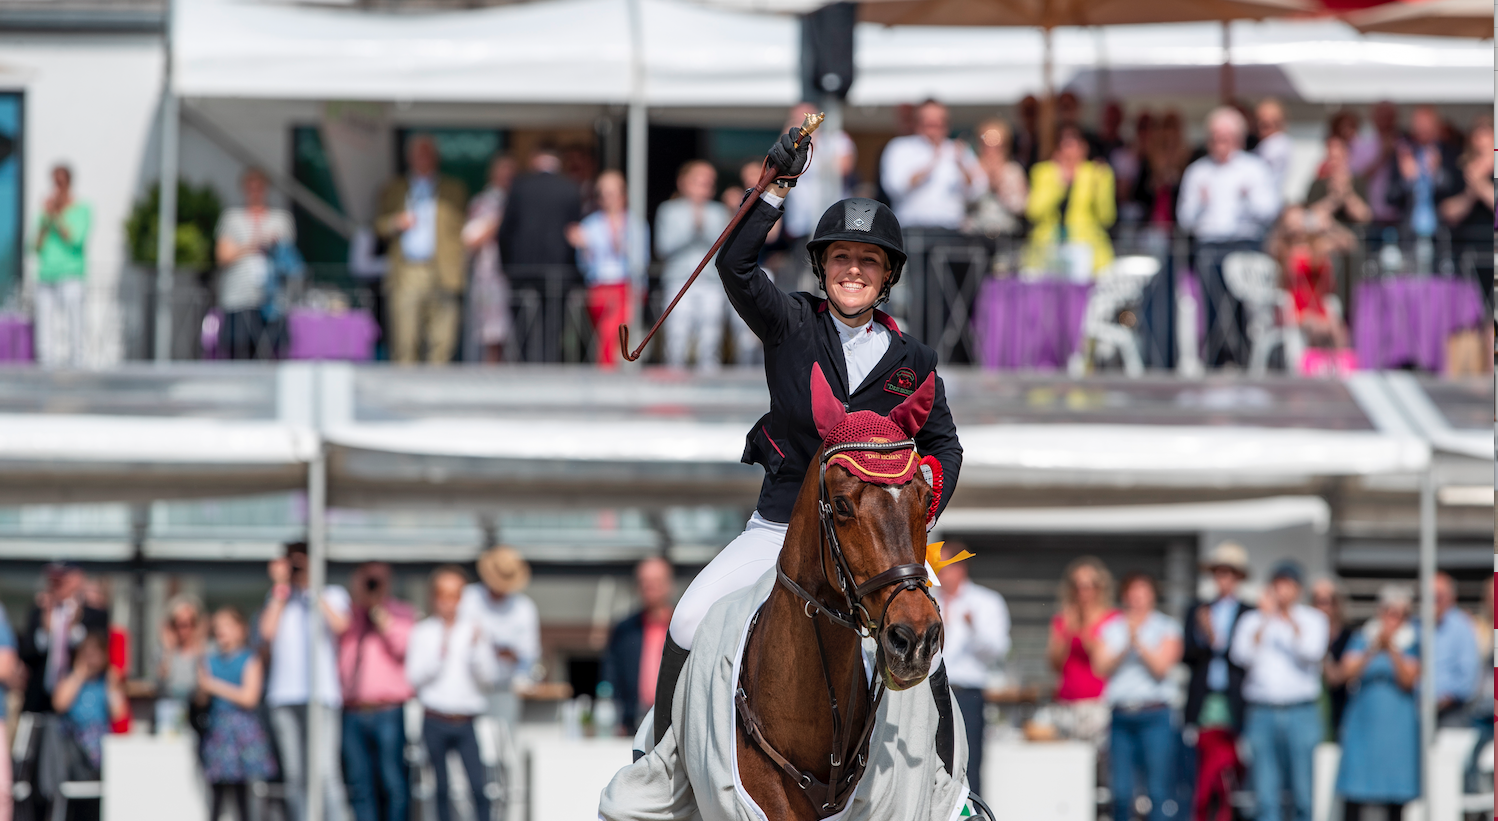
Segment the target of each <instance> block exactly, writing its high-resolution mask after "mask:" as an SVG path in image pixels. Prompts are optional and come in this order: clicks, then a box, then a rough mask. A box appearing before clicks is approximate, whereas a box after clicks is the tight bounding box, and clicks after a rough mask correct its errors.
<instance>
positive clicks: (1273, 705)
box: [1231, 561, 1328, 821]
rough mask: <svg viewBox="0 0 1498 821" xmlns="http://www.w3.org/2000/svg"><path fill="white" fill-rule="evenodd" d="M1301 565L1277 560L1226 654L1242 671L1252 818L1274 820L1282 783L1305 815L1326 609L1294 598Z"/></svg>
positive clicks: (1306, 819)
mask: <svg viewBox="0 0 1498 821" xmlns="http://www.w3.org/2000/svg"><path fill="white" fill-rule="evenodd" d="M1303 578H1304V575H1303V572H1302V571H1301V569H1300V565H1298V564H1296V563H1295V562H1294V561H1284V562H1281V563H1280V564H1279V565H1278V566H1276V567H1275V569H1274V572H1273V573H1272V574H1271V575H1270V582H1269V586H1268V588H1266V589H1265V591H1264V595H1263V597H1262V598H1261V599H1260V600H1259V609H1258V610H1254V611H1251V612H1249V613H1245V614H1244V615H1243V617H1242V618H1240V619H1239V620H1238V627H1237V629H1236V630H1234V632H1233V645H1232V650H1231V658H1232V660H1233V662H1234V663H1235V664H1237V665H1238V666H1240V667H1242V668H1243V669H1244V671H1245V673H1244V679H1243V698H1244V700H1245V701H1246V702H1247V703H1248V706H1247V719H1246V722H1245V727H1244V732H1243V735H1244V739H1245V740H1246V741H1247V742H1248V746H1249V749H1250V750H1252V751H1253V761H1254V763H1253V767H1252V768H1251V773H1250V775H1249V777H1250V779H1251V780H1252V781H1253V788H1254V795H1255V796H1256V798H1257V799H1258V806H1259V815H1258V818H1259V821H1280V819H1281V818H1282V811H1283V808H1282V807H1281V794H1282V791H1283V789H1284V787H1285V786H1286V782H1288V785H1289V787H1290V792H1291V794H1292V796H1293V797H1294V802H1295V816H1294V818H1295V821H1310V818H1311V762H1312V756H1313V754H1314V753H1315V750H1316V745H1317V744H1318V743H1319V742H1320V741H1321V711H1320V708H1319V707H1318V706H1317V699H1319V698H1320V697H1321V659H1322V657H1323V656H1325V655H1326V646H1327V632H1328V627H1327V623H1326V616H1325V615H1323V614H1322V613H1321V611H1319V610H1316V609H1315V608H1312V607H1308V606H1306V605H1304V604H1301V603H1300V596H1301V589H1302V584H1303V582H1302V579H1303Z"/></svg>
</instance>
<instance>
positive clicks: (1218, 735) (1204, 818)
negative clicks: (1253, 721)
mask: <svg viewBox="0 0 1498 821" xmlns="http://www.w3.org/2000/svg"><path fill="white" fill-rule="evenodd" d="M1242 778H1243V764H1242V762H1240V761H1239V760H1238V736H1237V735H1236V734H1235V733H1234V732H1233V731H1232V730H1229V729H1226V728H1223V727H1217V728H1214V729H1211V730H1202V731H1201V732H1200V734H1198V735H1197V737H1196V798H1195V800H1194V801H1192V806H1191V819H1192V821H1209V817H1208V815H1207V812H1208V810H1209V809H1210V808H1211V807H1212V801H1213V799H1216V802H1217V811H1216V813H1214V814H1213V815H1212V816H1211V817H1212V818H1215V819H1216V821H1233V804H1232V795H1233V788H1234V787H1236V786H1237V785H1238V782H1239V781H1240V780H1241V779H1242Z"/></svg>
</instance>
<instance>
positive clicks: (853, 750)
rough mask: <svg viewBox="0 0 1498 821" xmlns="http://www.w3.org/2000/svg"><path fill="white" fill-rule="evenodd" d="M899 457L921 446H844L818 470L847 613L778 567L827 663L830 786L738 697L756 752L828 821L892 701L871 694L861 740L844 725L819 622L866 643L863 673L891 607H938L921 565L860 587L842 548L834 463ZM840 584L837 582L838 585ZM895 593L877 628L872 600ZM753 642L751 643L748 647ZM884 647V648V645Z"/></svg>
mask: <svg viewBox="0 0 1498 821" xmlns="http://www.w3.org/2000/svg"><path fill="white" fill-rule="evenodd" d="M898 450H911V451H914V450H915V442H914V441H913V440H910V439H904V440H900V441H897V442H878V443H874V442H844V443H841V444H837V445H833V446H831V447H829V448H826V449H825V450H824V451H823V452H822V458H821V464H820V465H819V467H818V472H817V482H818V498H817V515H818V518H819V519H820V522H821V538H820V539H819V540H818V553H819V555H820V559H821V563H822V573H823V575H824V576H825V577H827V579H826V580H827V582H828V583H829V584H832V583H834V582H835V584H833V586H834V587H836V588H837V589H838V590H839V591H840V592H841V593H842V596H843V603H844V607H843V608H842V609H839V608H837V607H834V606H832V605H828V604H826V603H824V602H822V601H820V600H818V599H817V598H816V597H815V596H813V595H812V594H811V593H810V592H808V591H807V590H806V588H804V587H802V586H801V585H800V584H798V583H797V582H796V581H795V580H794V579H792V578H791V577H790V576H789V575H787V574H786V572H785V570H784V568H782V567H781V565H780V562H778V561H777V562H776V563H775V578H776V581H777V582H779V584H780V585H781V586H782V587H784V588H785V589H787V590H789V591H790V592H791V594H792V595H794V596H796V598H799V599H801V601H802V610H803V611H804V612H805V613H806V616H807V618H810V619H811V620H812V629H813V630H814V631H815V634H816V638H817V656H818V658H819V659H820V661H821V663H822V678H823V680H824V681H825V682H826V683H827V700H828V702H829V703H830V705H831V708H832V736H833V739H832V741H833V752H832V754H831V757H830V758H831V772H830V773H829V774H828V780H827V781H825V782H824V781H822V780H821V779H819V778H817V777H816V775H814V774H812V773H811V772H810V771H808V770H802V769H800V768H799V767H797V766H796V765H795V764H793V763H791V760H790V759H788V758H786V757H785V756H784V755H782V754H781V753H780V751H779V750H776V749H775V747H774V745H772V744H771V743H770V742H769V739H767V738H765V733H764V725H763V722H761V721H760V719H759V715H758V714H757V713H756V712H755V711H754V708H752V707H751V706H749V697H748V695H747V694H746V693H745V692H744V687H743V683H742V682H740V684H739V687H738V691H737V692H736V693H735V695H734V705H735V706H736V707H737V708H738V713H739V717H740V718H741V719H742V720H743V722H744V730H745V732H746V733H748V735H749V738H750V739H751V740H753V741H754V743H755V745H756V746H757V747H759V749H760V750H761V751H762V752H764V754H765V755H767V756H769V758H770V760H771V761H774V762H775V764H776V765H777V766H779V767H780V769H781V770H783V771H785V773H786V774H787V775H789V776H790V777H791V779H792V780H793V781H795V782H796V786H798V787H800V788H801V790H802V791H803V792H805V793H806V796H807V798H808V799H810V800H811V803H812V806H813V807H814V808H816V812H817V815H818V817H820V818H826V817H828V816H830V815H834V814H836V813H838V812H840V811H841V810H842V809H843V807H845V806H847V804H848V801H849V799H851V798H852V797H853V792H854V790H855V789H856V788H857V787H858V781H859V779H860V778H861V777H862V776H863V773H864V769H865V768H866V767H867V766H868V744H869V739H870V737H872V735H873V732H874V725H875V723H876V722H877V721H878V714H879V705H880V703H881V702H883V700H884V693H885V690H886V688H885V685H884V677H883V676H880V677H879V681H878V682H877V683H876V684H875V685H874V687H873V688H871V689H870V691H869V694H868V698H867V701H866V706H867V708H868V709H867V714H866V716H865V718H864V722H863V726H862V727H861V728H859V729H858V731H857V733H856V734H855V732H854V728H853V726H852V725H851V724H849V723H845V722H844V721H843V714H842V711H841V710H840V709H839V706H838V700H837V693H836V692H835V691H834V689H833V684H832V673H831V670H830V669H829V667H828V666H827V647H826V644H825V643H824V642H823V640H822V626H821V624H820V623H819V622H818V621H817V620H816V614H818V613H820V614H822V615H823V616H826V617H827V619H828V621H831V622H832V623H833V624H836V625H838V626H839V627H843V628H846V629H848V630H852V631H853V632H854V633H855V634H857V635H858V637H859V639H860V642H859V644H858V645H855V649H854V655H855V656H857V658H856V660H855V664H856V666H857V667H859V668H862V666H863V658H862V656H863V652H862V648H861V645H862V641H861V640H862V639H865V638H869V637H872V636H875V635H877V634H878V633H879V632H881V631H882V630H883V629H884V627H885V623H886V620H887V619H888V617H889V606H890V605H891V604H893V603H894V600H895V597H896V596H898V595H900V594H901V593H903V592H905V591H906V590H919V591H920V592H921V593H923V594H925V596H926V598H928V599H931V602H932V604H936V599H934V598H932V597H931V591H930V590H929V589H928V588H927V586H926V568H925V566H924V565H920V564H901V565H895V566H894V567H891V568H889V569H888V570H885V571H883V572H881V573H879V574H877V575H875V576H873V577H871V578H869V579H868V580H867V581H865V582H864V583H863V584H858V583H857V580H856V579H855V578H854V576H853V570H852V568H851V566H850V565H849V564H848V559H847V556H846V555H845V554H844V553H843V548H842V543H841V542H839V541H838V538H837V529H836V527H835V526H834V519H833V513H834V511H833V508H832V504H831V500H830V498H829V495H828V493H827V463H828V461H829V460H830V459H831V458H832V457H834V456H836V455H837V454H839V453H846V452H848V451H874V452H881V453H888V452H893V451H898ZM829 556H830V558H831V559H832V571H833V572H832V573H829V572H828V563H827V559H828V558H829ZM834 576H835V578H834ZM889 587H893V588H894V590H893V591H892V592H891V593H890V594H889V596H888V597H886V598H885V600H884V609H883V610H882V611H881V613H880V616H879V619H878V620H877V621H876V620H875V619H874V618H873V615H872V614H871V613H870V612H869V609H868V608H867V607H865V606H864V600H865V599H867V598H869V597H870V596H872V595H874V594H875V593H878V592H879V591H881V590H884V589H885V588H889ZM758 623H759V613H756V614H755V615H754V620H753V621H752V622H751V623H750V626H749V634H750V636H751V637H752V636H753V632H754V628H755V627H756V626H757V625H758ZM747 645H748V640H747V639H746V641H745V646H747ZM876 646H877V643H876ZM875 653H876V666H877V667H880V668H882V667H883V666H884V648H883V646H877V649H876V651H875ZM850 689H851V692H850V693H849V694H848V703H849V704H850V705H851V704H852V703H853V700H854V698H856V696H857V693H858V679H857V677H855V678H854V679H853V682H852V685H851V688H850Z"/></svg>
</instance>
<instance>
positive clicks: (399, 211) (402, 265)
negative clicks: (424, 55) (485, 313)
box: [375, 134, 468, 365]
mask: <svg viewBox="0 0 1498 821" xmlns="http://www.w3.org/2000/svg"><path fill="white" fill-rule="evenodd" d="M406 166H407V175H406V176H405V177H403V178H396V179H394V180H391V181H390V182H389V183H388V184H386V186H385V188H384V190H383V191H381V192H380V216H379V217H378V218H377V219H376V221H375V230H376V231H377V232H378V233H379V234H380V236H381V237H383V238H385V239H386V240H388V241H389V243H390V251H389V259H390V273H389V274H387V275H386V277H385V299H386V304H387V305H388V306H389V307H388V308H387V309H386V310H387V312H388V314H389V316H388V319H387V322H388V328H389V330H390V358H391V359H392V360H394V361H396V362H398V363H401V364H403V365H404V364H413V363H415V362H417V361H420V359H421V358H422V342H423V341H424V342H425V343H426V346H425V347H426V352H425V353H426V356H425V359H426V361H427V362H431V363H438V364H440V363H445V362H449V361H451V360H452V357H453V350H454V348H455V347H456V345H457V340H458V317H459V315H460V313H461V312H460V304H461V302H462V299H463V282H464V279H465V278H464V276H463V240H462V236H461V234H462V231H463V218H464V209H465V204H466V203H467V202H468V191H467V189H465V188H464V186H463V183H461V182H459V181H457V180H455V179H451V178H449V177H442V176H439V175H438V173H437V144H436V143H435V142H433V140H432V138H431V136H430V135H427V134H418V135H416V136H414V137H412V138H411V140H410V142H408V143H407V144H406Z"/></svg>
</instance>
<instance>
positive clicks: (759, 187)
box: [619, 114, 827, 362]
mask: <svg viewBox="0 0 1498 821" xmlns="http://www.w3.org/2000/svg"><path fill="white" fill-rule="evenodd" d="M826 117H827V115H825V114H808V115H806V122H805V123H804V124H803V125H802V126H801V129H800V131H801V135H800V136H799V137H797V138H796V143H795V144H796V147H798V148H799V147H800V146H801V144H802V143H803V142H804V141H806V140H808V139H810V138H811V135H812V133H813V132H815V131H816V130H817V128H818V126H820V125H821V124H822V120H824V119H826ZM807 162H808V164H809V163H810V162H811V160H810V157H809V156H808V158H807ZM802 173H803V174H804V173H806V172H805V169H804V168H803V169H802ZM799 176H800V174H789V175H788V174H782V173H780V169H778V168H776V167H775V166H773V165H771V164H770V158H769V157H766V158H765V164H764V170H762V171H761V172H760V174H759V182H757V183H755V184H754V187H753V188H751V189H750V190H749V194H748V196H746V197H744V201H743V202H742V203H740V204H739V210H738V213H736V214H734V215H733V219H731V220H729V221H728V227H726V228H724V229H723V233H722V234H719V235H718V241H717V242H714V243H713V247H712V249H711V250H709V251H708V252H707V256H705V257H703V258H702V261H701V262H699V263H697V270H695V271H693V272H692V275H691V276H690V277H688V278H687V281H686V284H685V285H683V286H681V290H680V291H677V292H676V298H675V299H673V300H671V304H670V305H667V306H666V310H664V311H661V315H660V317H659V318H658V319H656V320H655V324H654V325H651V326H650V330H649V331H648V332H647V333H646V334H645V338H644V339H642V340H640V346H639V347H638V348H635V349H634V350H633V351H631V350H630V349H629V326H628V325H626V324H623V323H621V324H620V325H619V352H620V353H621V354H622V355H623V356H624V358H625V359H626V360H628V361H630V362H633V361H635V360H637V359H639V358H640V354H641V353H643V352H644V350H645V346H646V345H649V344H650V340H651V339H653V338H654V337H655V334H656V332H657V331H659V330H660V329H661V325H662V324H663V323H664V322H665V321H666V317H668V316H670V315H671V312H672V311H673V310H675V309H676V303H678V302H680V301H681V298H682V297H683V296H686V293H687V289H688V288H690V287H692V283H694V282H696V281H697V275H698V274H700V273H702V269H703V268H706V267H707V263H708V262H709V261H711V260H712V258H713V256H714V255H716V254H717V253H718V249H719V248H722V247H723V243H724V242H725V241H726V240H727V239H728V235H729V234H730V233H733V229H734V228H736V227H737V226H738V224H739V221H740V220H742V219H743V218H744V215H745V214H747V213H749V209H750V208H753V207H754V201H755V200H757V199H759V195H760V194H763V193H764V191H765V189H766V188H768V187H769V186H770V183H772V182H774V181H775V180H777V179H781V178H794V177H799Z"/></svg>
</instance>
